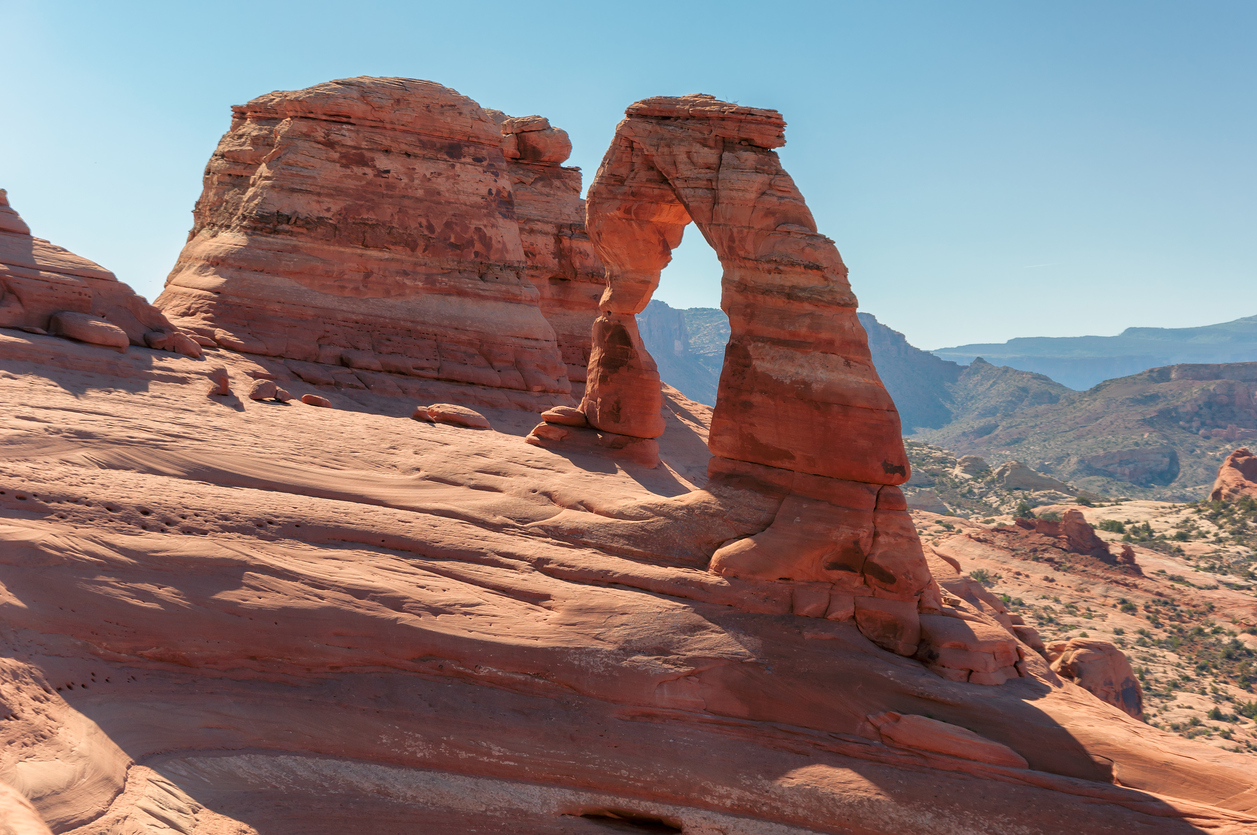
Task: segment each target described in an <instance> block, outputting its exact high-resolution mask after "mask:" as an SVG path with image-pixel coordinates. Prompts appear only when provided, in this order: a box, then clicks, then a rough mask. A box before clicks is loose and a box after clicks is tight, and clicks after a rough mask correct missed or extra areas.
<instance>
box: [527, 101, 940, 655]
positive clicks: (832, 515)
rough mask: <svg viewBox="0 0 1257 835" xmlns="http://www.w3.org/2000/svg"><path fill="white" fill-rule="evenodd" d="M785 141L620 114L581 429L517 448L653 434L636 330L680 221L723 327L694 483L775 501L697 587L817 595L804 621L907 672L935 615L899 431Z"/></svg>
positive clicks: (655, 379)
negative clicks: (707, 453) (863, 645)
mask: <svg viewBox="0 0 1257 835" xmlns="http://www.w3.org/2000/svg"><path fill="white" fill-rule="evenodd" d="M784 129H785V121H784V120H783V119H782V118H781V114H779V113H777V112H776V111H774V110H760V109H755V108H749V107H742V106H739V105H736V104H731V103H729V102H722V101H719V100H717V99H714V98H713V97H711V96H705V95H696V96H684V97H680V98H668V97H659V98H652V99H646V100H644V101H640V102H638V103H636V104H634V105H632V106H631V107H629V108H628V110H627V111H626V118H625V119H624V121H622V122H621V123H620V124H619V126H618V127H617V128H616V134H615V138H614V140H613V141H612V144H611V148H610V149H609V150H608V151H607V154H606V156H605V157H604V158H603V161H602V165H601V166H600V167H599V169H598V173H597V175H596V176H595V177H594V180H593V182H592V183H591V185H590V188H589V197H588V204H587V207H586V208H587V228H588V232H589V236H590V239H591V240H592V241H593V244H594V249H595V251H596V252H597V254H598V256H599V258H601V260H602V262H603V264H604V265H605V266H606V271H607V273H606V291H605V292H604V293H603V295H602V298H601V300H600V302H599V307H600V315H599V318H598V320H597V321H596V322H595V324H594V328H593V350H592V352H591V356H590V362H589V375H588V381H587V385H586V388H585V394H584V398H583V400H582V402H581V407H580V408H581V411H582V412H583V413H584V414H585V416H586V418H587V420H588V423H589V425H590V427H592V429H591V430H567V429H562V430H557V429H554V428H548V427H547V426H546V425H544V424H543V426H542V427H538V430H540V434H538V430H534V434H533V436H532V438H531V440H532V442H534V443H537V444H540V445H546V444H552V445H558V446H561V445H562V444H564V443H568V442H569V441H568V439H569V438H570V437H572V436H577V437H583V436H588V435H591V434H593V433H611V434H615V435H618V436H620V437H625V438H630V439H641V440H644V441H650V440H651V439H654V438H657V437H659V436H660V435H661V434H662V432H663V428H664V421H663V418H662V415H661V413H660V405H661V395H660V382H659V374H658V369H657V367H656V365H655V363H654V360H653V359H652V358H651V356H650V354H649V352H648V351H647V350H646V348H645V346H644V345H643V343H642V339H641V335H640V333H639V332H638V325H637V320H636V318H635V316H636V314H638V313H640V312H641V311H642V310H643V309H644V308H645V307H646V304H647V303H648V302H649V301H650V296H651V294H652V293H653V292H654V290H655V288H656V287H657V286H658V283H659V275H660V272H661V270H662V269H663V268H664V266H666V265H667V263H668V261H669V260H670V258H671V252H672V249H673V248H674V247H676V246H677V244H679V243H680V241H681V236H682V233H683V231H684V229H685V227H686V225H688V224H689V223H691V222H692V223H693V224H694V226H695V227H696V228H697V229H698V231H699V232H700V233H701V234H702V235H703V237H704V238H705V239H706V240H707V242H708V243H709V244H711V246H712V248H713V249H714V250H715V251H716V254H717V256H719V258H720V261H721V264H722V265H723V267H724V277H723V299H722V302H721V306H722V307H723V309H724V310H725V312H726V313H727V314H728V316H729V325H730V338H729V344H728V346H727V347H726V349H725V355H724V368H723V371H722V373H721V377H720V385H719V391H718V394H717V398H716V407H715V410H714V412H713V413H712V418H711V429H710V433H709V435H708V447H709V448H710V449H711V452H712V453H713V455H714V456H715V457H714V458H713V459H712V463H711V465H710V467H709V475H710V476H711V479H712V481H713V483H736V484H741V483H753V484H755V485H757V487H756V489H759V490H762V491H764V492H766V493H767V494H770V495H777V496H780V497H781V505H780V507H779V508H778V510H777V513H776V515H775V516H774V518H773V519H772V521H771V523H770V524H769V525H768V527H767V528H766V529H764V530H761V531H759V532H755V533H753V534H752V535H750V536H743V537H738V538H735V539H732V540H730V541H727V542H725V543H722V544H721V545H720V547H719V548H717V549H716V550H715V551H714V553H713V554H712V555H711V560H710V566H709V567H710V570H711V571H713V572H714V573H716V574H719V575H721V576H726V577H741V578H747V579H755V580H791V581H801V582H808V583H817V584H822V585H821V587H820V590H818V591H817V592H816V601H815V602H814V603H813V604H812V605H810V606H807V607H805V608H806V609H808V610H810V609H812V608H815V609H816V610H817V611H818V612H819V613H820V616H822V617H829V615H827V614H826V613H827V612H849V613H850V614H849V615H848V617H852V618H854V620H855V622H856V623H857V624H858V625H859V627H860V629H861V630H862V631H863V632H864V634H865V635H867V636H869V637H870V638H871V639H872V640H874V641H875V642H876V643H878V645H879V646H882V647H884V648H886V649H889V650H891V651H892V652H896V653H899V654H902V655H912V654H913V653H915V652H916V650H917V647H918V644H919V640H920V624H919V622H918V610H919V609H921V608H924V609H926V610H929V611H937V610H938V604H937V600H936V599H931V598H930V597H929V596H928V595H927V594H926V592H927V590H928V588H929V585H930V576H929V570H928V569H927V568H926V565H925V559H924V556H923V554H922V552H921V547H920V543H919V542H918V541H917V537H916V531H915V530H914V529H913V527H912V522H911V519H910V518H909V517H908V514H907V505H906V503H905V500H904V497H903V494H902V493H901V492H900V490H899V489H898V487H897V486H896V485H899V484H902V483H904V482H905V481H907V480H908V476H909V473H908V459H907V456H906V454H905V452H904V447H903V442H902V440H901V438H900V423H899V416H898V413H897V412H896V411H895V407H894V404H893V403H892V402H891V399H890V396H889V395H888V394H887V393H886V389H885V387H884V386H883V385H882V383H881V381H880V380H879V379H878V376H877V372H876V371H875V370H874V368H873V363H872V360H871V357H870V354H869V349H868V343H867V339H866V335H865V331H864V329H863V328H862V327H861V325H860V323H859V320H858V318H857V316H856V299H855V295H854V294H853V293H852V292H851V286H850V284H849V283H848V282H847V268H846V266H845V265H844V264H843V262H842V258H841V257H840V256H839V254H838V250H837V249H836V248H835V246H834V243H833V241H831V240H830V239H828V238H826V237H824V236H823V235H820V234H819V233H818V232H817V230H816V224H815V222H814V221H813V219H812V216H811V213H810V212H809V211H808V208H807V205H806V204H805V203H804V201H803V196H802V195H801V194H800V193H799V190H798V189H797V188H796V187H795V185H794V182H793V181H792V180H791V179H790V177H789V175H788V174H786V172H785V170H784V169H783V168H782V166H781V162H780V160H779V159H778V157H777V154H776V152H775V150H774V149H776V148H779V147H781V146H782V145H783V144H785V138H784V133H783V132H784ZM582 433H583V434H582ZM826 591H827V593H828V596H829V597H830V598H831V602H830V603H829V604H827V605H822V604H821V602H820V601H821V598H823V597H826ZM936 597H937V595H934V598H936Z"/></svg>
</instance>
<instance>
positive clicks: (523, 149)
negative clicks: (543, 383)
mask: <svg viewBox="0 0 1257 835" xmlns="http://www.w3.org/2000/svg"><path fill="white" fill-rule="evenodd" d="M490 113H491V114H492V115H493V116H494V118H495V119H498V118H499V117H500V126H501V130H502V136H503V140H502V150H503V153H504V155H505V156H506V160H507V162H506V170H507V174H508V175H509V177H510V179H511V188H512V190H513V192H514V197H515V217H516V219H517V220H518V222H519V235H520V241H521V243H522V244H523V248H524V260H525V262H526V263H527V269H526V271H525V275H526V276H527V277H528V280H529V281H531V282H532V283H533V285H534V286H535V287H536V288H537V292H538V293H539V294H540V296H541V300H540V304H541V312H542V313H543V314H544V315H545V317H546V320H547V321H548V322H549V323H550V325H551V326H552V327H553V328H554V333H555V338H556V339H557V341H558V345H559V351H560V353H562V355H563V361H564V362H565V363H566V364H567V376H568V379H570V380H574V381H584V379H585V367H586V366H587V365H588V364H589V351H590V344H589V334H590V329H591V328H592V326H593V323H594V319H595V318H597V316H598V299H599V298H600V297H601V296H602V290H603V285H604V281H603V272H602V264H601V263H600V262H599V261H598V257H597V256H596V255H595V254H594V251H593V245H592V244H591V243H590V241H589V235H587V234H586V233H585V201H584V200H583V199H581V196H580V190H581V174H580V169H579V168H566V167H564V166H563V165H562V163H563V162H564V160H566V159H567V158H568V155H569V154H571V152H572V144H571V142H570V141H569V140H568V138H567V133H566V132H564V131H562V130H559V129H557V128H553V127H551V126H550V122H549V120H548V119H545V118H543V117H541V116H527V117H523V118H511V117H508V116H506V115H505V114H498V113H497V112H496V111H490Z"/></svg>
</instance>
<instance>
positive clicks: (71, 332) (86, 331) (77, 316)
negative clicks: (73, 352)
mask: <svg viewBox="0 0 1257 835" xmlns="http://www.w3.org/2000/svg"><path fill="white" fill-rule="evenodd" d="M48 328H49V331H50V332H51V333H52V334H53V335H55V336H64V337H66V338H67V339H74V340H77V341H79V342H87V343H89V344H91V345H102V346H104V347H106V348H117V349H118V350H119V351H125V350H126V349H127V346H128V345H130V344H131V339H130V337H128V336H127V332H126V331H124V330H123V329H122V328H120V327H118V326H117V325H115V324H112V323H110V322H106V321H105V320H104V319H102V318H100V317H99V316H92V315H91V314H89V313H77V312H75V311H72V310H63V311H61V312H60V313H54V314H52V319H51V321H50V323H49V326H48Z"/></svg>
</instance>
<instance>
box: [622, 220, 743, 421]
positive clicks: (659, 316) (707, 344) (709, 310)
mask: <svg viewBox="0 0 1257 835" xmlns="http://www.w3.org/2000/svg"><path fill="white" fill-rule="evenodd" d="M723 271H724V270H723V267H722V266H721V264H720V259H719V258H717V257H716V252H715V250H713V249H712V248H711V246H710V245H709V244H708V243H707V242H706V241H705V240H703V236H702V235H701V234H699V232H698V230H697V228H695V227H694V225H693V224H690V225H689V226H687V227H686V228H685V233H684V236H683V237H682V239H681V244H680V245H679V246H678V247H677V248H676V249H674V250H673V251H672V261H671V262H670V263H669V264H668V265H667V266H666V267H664V269H663V272H662V273H661V274H660V277H659V288H658V289H657V290H656V291H655V293H654V295H653V296H652V297H651V299H650V301H649V302H648V303H647V304H646V307H645V308H644V309H643V310H642V312H641V313H639V314H637V328H638V331H639V332H640V333H641V335H642V344H644V345H645V346H646V350H647V351H648V352H649V353H650V355H651V357H652V358H653V359H654V360H655V364H656V366H657V367H658V369H659V377H660V379H661V380H662V381H663V382H664V383H667V384H668V385H670V386H672V387H674V388H676V389H677V390H678V391H680V392H681V393H682V394H683V395H685V396H686V397H688V398H689V399H691V400H694V401H697V402H699V403H702V404H704V405H707V406H715V405H716V391H717V388H718V386H719V382H720V370H721V368H722V366H723V364H724V354H725V346H726V345H727V344H728V342H729V317H728V316H727V315H726V314H725V312H724V311H723V310H721V309H720V306H719V305H720V283H721V278H722V274H723Z"/></svg>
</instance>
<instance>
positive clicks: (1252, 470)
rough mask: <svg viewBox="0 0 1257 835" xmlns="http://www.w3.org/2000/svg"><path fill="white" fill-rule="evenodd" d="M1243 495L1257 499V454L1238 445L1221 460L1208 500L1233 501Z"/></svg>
mask: <svg viewBox="0 0 1257 835" xmlns="http://www.w3.org/2000/svg"><path fill="white" fill-rule="evenodd" d="M1245 496H1247V497H1248V498H1251V499H1257V455H1253V454H1252V453H1251V452H1250V451H1249V450H1248V449H1247V448H1246V447H1240V448H1239V449H1237V450H1235V452H1232V453H1231V454H1230V455H1228V456H1227V457H1226V460H1225V461H1223V462H1222V466H1221V467H1220V468H1219V469H1218V479H1217V481H1215V482H1214V483H1213V489H1212V490H1210V491H1209V501H1211V502H1233V501H1236V500H1237V499H1240V498H1243V497H1245Z"/></svg>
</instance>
